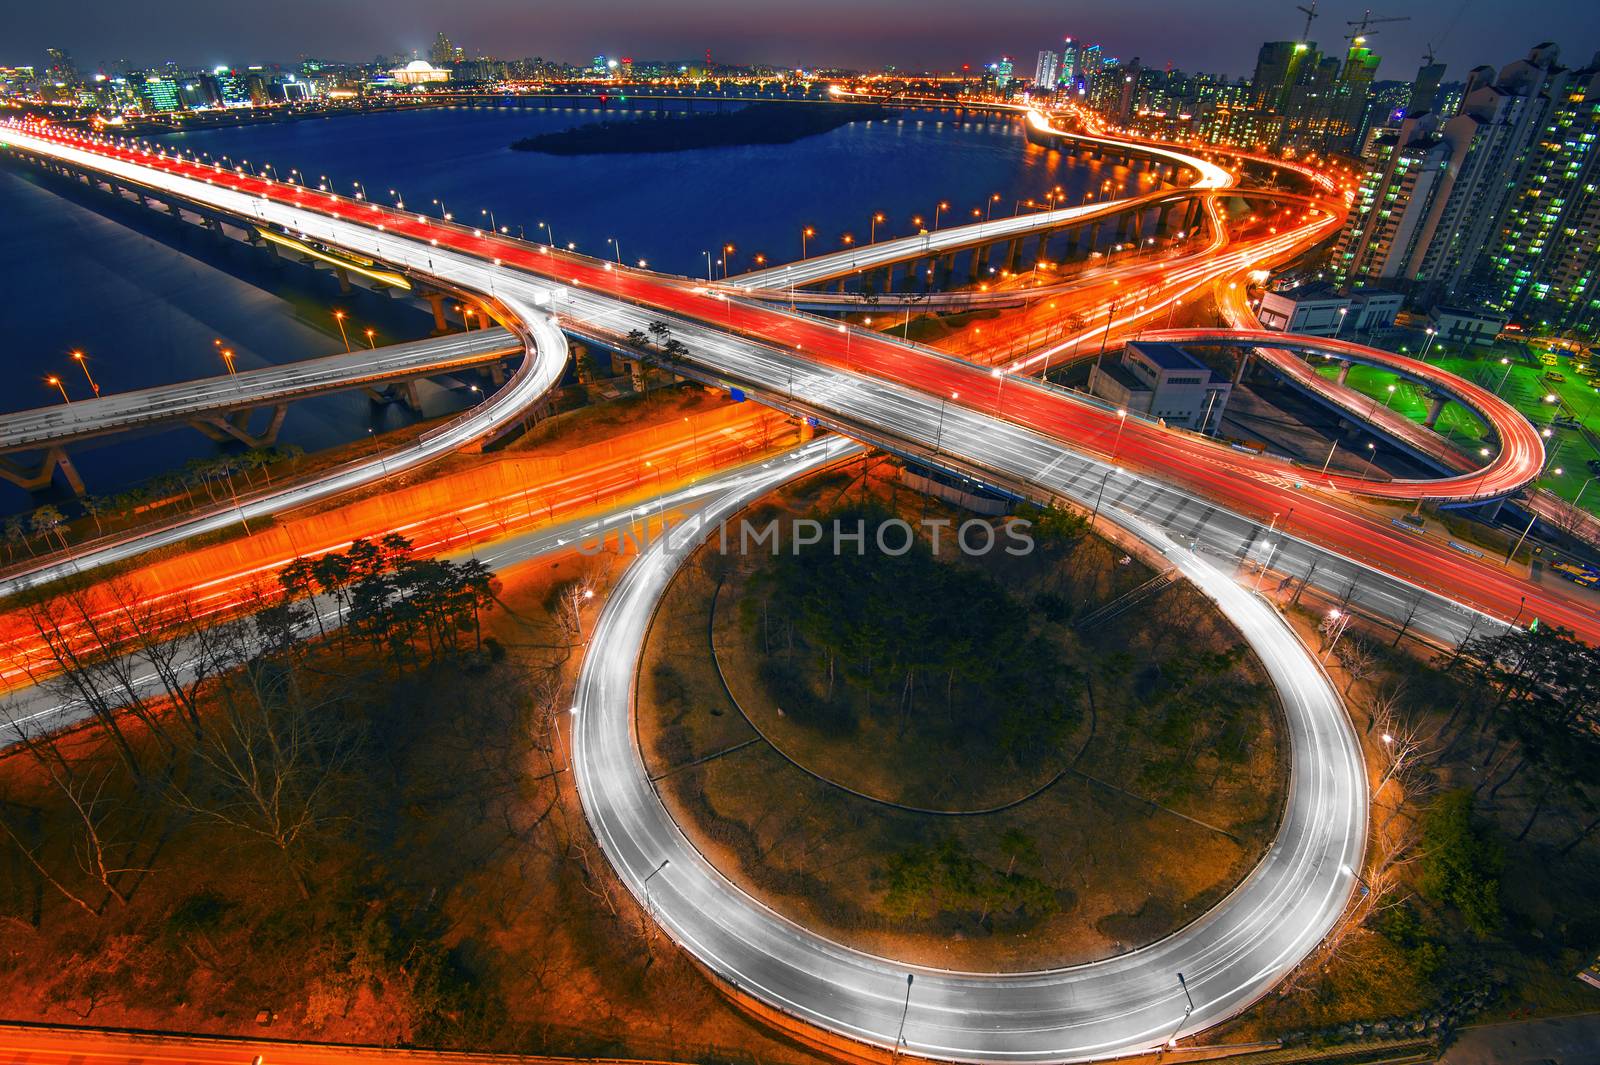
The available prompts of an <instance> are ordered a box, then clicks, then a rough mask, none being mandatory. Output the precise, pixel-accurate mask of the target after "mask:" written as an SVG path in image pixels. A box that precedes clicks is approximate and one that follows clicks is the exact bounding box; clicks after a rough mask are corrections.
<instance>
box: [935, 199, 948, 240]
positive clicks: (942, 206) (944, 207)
mask: <svg viewBox="0 0 1600 1065" xmlns="http://www.w3.org/2000/svg"><path fill="white" fill-rule="evenodd" d="M949 209H950V205H949V204H948V203H946V202H945V201H944V200H940V201H939V202H938V203H936V204H934V207H933V230H934V232H935V233H937V232H938V231H939V215H940V214H942V213H943V212H945V211H948V210H949Z"/></svg>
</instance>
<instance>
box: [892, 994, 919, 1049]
mask: <svg viewBox="0 0 1600 1065" xmlns="http://www.w3.org/2000/svg"><path fill="white" fill-rule="evenodd" d="M916 978H917V977H916V974H915V973H906V1001H905V1005H903V1006H901V1007H900V1030H899V1031H898V1032H896V1033H895V1036H894V1058H895V1060H896V1061H898V1060H900V1044H902V1043H904V1042H905V1040H906V1017H907V1015H908V1014H910V1013H911V985H912V983H913V982H915V980H916Z"/></svg>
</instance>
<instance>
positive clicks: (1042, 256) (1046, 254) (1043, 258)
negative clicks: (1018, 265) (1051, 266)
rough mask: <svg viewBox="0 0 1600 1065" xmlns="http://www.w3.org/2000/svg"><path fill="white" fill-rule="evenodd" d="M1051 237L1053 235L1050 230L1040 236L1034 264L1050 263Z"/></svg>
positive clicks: (1035, 249)
mask: <svg viewBox="0 0 1600 1065" xmlns="http://www.w3.org/2000/svg"><path fill="white" fill-rule="evenodd" d="M1050 237H1051V233H1050V232H1049V231H1048V230H1046V231H1045V232H1043V233H1040V234H1039V243H1038V246H1037V247H1035V248H1034V249H1033V261H1034V262H1036V263H1043V262H1049V261H1050Z"/></svg>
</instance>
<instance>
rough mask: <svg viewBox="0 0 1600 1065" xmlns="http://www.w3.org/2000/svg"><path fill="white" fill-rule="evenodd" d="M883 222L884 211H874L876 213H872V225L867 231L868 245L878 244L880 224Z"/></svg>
mask: <svg viewBox="0 0 1600 1065" xmlns="http://www.w3.org/2000/svg"><path fill="white" fill-rule="evenodd" d="M882 221H883V212H882V211H874V212H872V223H871V225H870V226H869V227H868V230H867V243H868V244H876V243H877V242H878V223H879V222H882Z"/></svg>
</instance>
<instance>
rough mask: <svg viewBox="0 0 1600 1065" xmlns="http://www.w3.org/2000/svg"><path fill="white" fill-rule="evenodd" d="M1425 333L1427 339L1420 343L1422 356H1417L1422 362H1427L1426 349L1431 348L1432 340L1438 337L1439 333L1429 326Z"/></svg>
mask: <svg viewBox="0 0 1600 1065" xmlns="http://www.w3.org/2000/svg"><path fill="white" fill-rule="evenodd" d="M1426 332H1427V334H1428V339H1427V340H1424V341H1423V342H1422V354H1421V355H1419V356H1418V358H1420V359H1421V360H1422V361H1423V362H1427V361H1428V349H1429V348H1431V347H1432V346H1433V338H1434V337H1436V336H1438V335H1439V331H1438V330H1437V329H1435V328H1434V327H1433V326H1431V325H1430V326H1429V327H1428V328H1427V330H1426Z"/></svg>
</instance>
